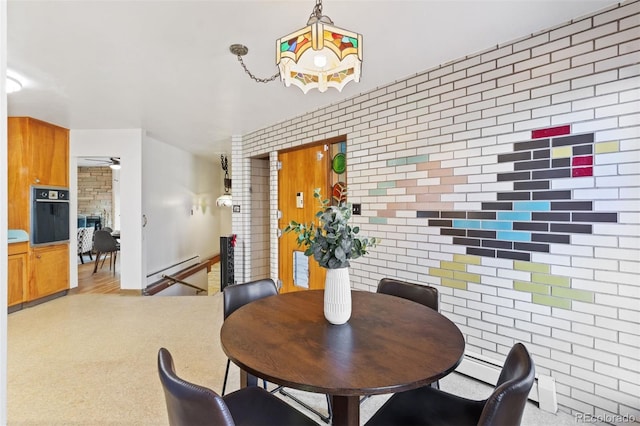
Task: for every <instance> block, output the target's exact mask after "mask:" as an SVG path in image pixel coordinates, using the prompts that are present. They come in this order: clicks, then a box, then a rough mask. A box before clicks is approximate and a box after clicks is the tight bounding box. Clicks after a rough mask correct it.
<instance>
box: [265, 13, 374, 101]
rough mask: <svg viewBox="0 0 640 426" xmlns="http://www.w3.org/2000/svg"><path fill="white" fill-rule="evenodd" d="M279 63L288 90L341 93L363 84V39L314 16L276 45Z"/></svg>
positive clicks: (327, 19)
mask: <svg viewBox="0 0 640 426" xmlns="http://www.w3.org/2000/svg"><path fill="white" fill-rule="evenodd" d="M276 63H277V64H278V67H279V68H280V78H281V79H282V81H283V82H284V84H285V86H287V87H289V86H290V85H292V84H293V85H294V86H297V87H299V88H300V89H301V90H302V91H303V92H304V93H307V92H308V91H309V90H311V89H318V90H319V91H320V92H324V91H326V90H327V88H328V87H333V88H335V89H338V91H342V88H343V87H344V86H345V85H346V84H347V83H349V82H350V81H355V82H359V81H360V70H361V67H362V35H361V34H357V33H354V32H351V31H347V30H343V29H341V28H337V27H334V26H333V22H332V21H331V19H329V18H328V17H326V16H319V17H318V16H313V15H312V16H311V18H309V21H308V22H307V26H306V27H305V28H302V29H301V30H298V31H296V32H294V33H292V34H289V35H286V36H284V37H282V38H281V39H279V40H277V41H276Z"/></svg>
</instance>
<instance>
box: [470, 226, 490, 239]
mask: <svg viewBox="0 0 640 426" xmlns="http://www.w3.org/2000/svg"><path fill="white" fill-rule="evenodd" d="M467 237H471V238H491V239H494V240H495V239H496V231H481V230H478V229H468V230H467Z"/></svg>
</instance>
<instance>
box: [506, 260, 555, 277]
mask: <svg viewBox="0 0 640 426" xmlns="http://www.w3.org/2000/svg"><path fill="white" fill-rule="evenodd" d="M513 269H515V270H517V271H528V272H540V273H543V274H548V273H549V271H550V269H551V268H550V267H549V265H545V264H544V263H531V262H523V261H521V260H516V261H515V262H513Z"/></svg>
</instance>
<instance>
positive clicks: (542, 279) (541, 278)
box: [531, 273, 571, 287]
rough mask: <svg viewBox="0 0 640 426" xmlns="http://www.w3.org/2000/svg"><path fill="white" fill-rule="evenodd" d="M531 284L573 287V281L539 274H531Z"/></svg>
mask: <svg viewBox="0 0 640 426" xmlns="http://www.w3.org/2000/svg"><path fill="white" fill-rule="evenodd" d="M531 282H534V283H540V284H549V285H554V286H560V287H569V286H570V285H571V280H570V279H569V278H567V277H557V276H555V275H548V274H537V273H534V274H531Z"/></svg>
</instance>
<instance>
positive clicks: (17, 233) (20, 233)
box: [7, 229, 29, 244]
mask: <svg viewBox="0 0 640 426" xmlns="http://www.w3.org/2000/svg"><path fill="white" fill-rule="evenodd" d="M7 240H8V241H9V244H11V243H22V242H25V241H29V234H27V231H25V230H22V229H9V232H8V235H7Z"/></svg>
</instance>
